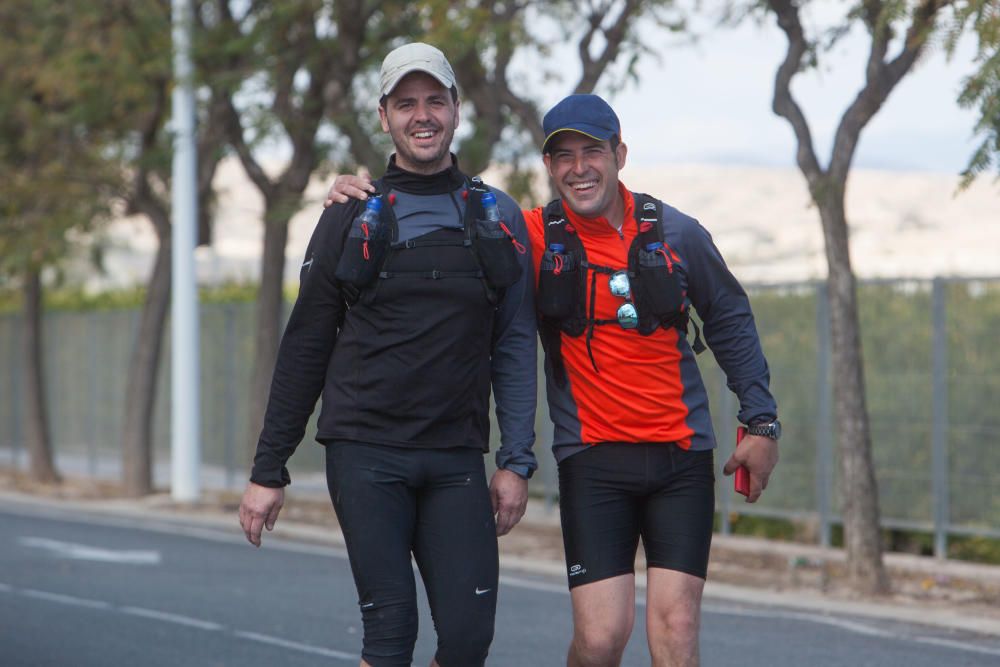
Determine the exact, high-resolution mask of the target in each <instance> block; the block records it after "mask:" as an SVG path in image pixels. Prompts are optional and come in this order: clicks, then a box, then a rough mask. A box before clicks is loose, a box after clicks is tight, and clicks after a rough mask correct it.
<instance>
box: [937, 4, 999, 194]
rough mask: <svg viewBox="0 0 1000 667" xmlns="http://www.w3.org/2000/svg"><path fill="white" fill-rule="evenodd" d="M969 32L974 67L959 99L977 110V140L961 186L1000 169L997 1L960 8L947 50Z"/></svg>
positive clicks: (952, 49) (962, 103)
mask: <svg viewBox="0 0 1000 667" xmlns="http://www.w3.org/2000/svg"><path fill="white" fill-rule="evenodd" d="M970 32H971V33H972V34H973V35H974V36H975V38H976V42H977V48H976V55H975V65H976V69H975V71H973V72H972V74H970V75H969V76H968V77H967V78H966V79H965V81H964V83H963V86H962V91H961V93H960V94H959V97H958V103H959V104H960V105H961V106H963V107H966V108H970V109H975V110H976V111H977V113H978V115H979V118H978V120H977V121H976V125H975V128H974V129H973V131H974V133H975V134H976V136H978V137H979V138H980V141H979V144H978V146H976V149H975V151H974V152H973V154H972V157H971V158H970V159H969V164H968V165H967V166H966V168H965V169H964V170H963V171H962V181H961V187H963V188H965V187H968V186H969V185H971V184H972V181H973V180H975V179H976V177H977V176H979V175H980V174H983V173H985V172H987V171H990V170H991V169H996V170H997V172H998V173H1000V2H997V0H978V1H975V2H970V3H968V4H967V5H966V6H965V7H963V8H961V9H960V10H959V12H958V16H957V18H956V21H955V23H954V28H953V29H952V31H951V34H950V35H949V38H948V42H947V47H948V50H949V53H951V52H953V51H954V48H955V45H956V43H957V41H958V40H959V39H960V38H961V37H962V35H964V34H968V33H970Z"/></svg>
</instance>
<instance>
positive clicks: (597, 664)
mask: <svg viewBox="0 0 1000 667" xmlns="http://www.w3.org/2000/svg"><path fill="white" fill-rule="evenodd" d="M570 596H571V597H572V599H573V641H572V643H571V644H570V647H569V656H568V657H567V659H566V664H567V665H568V666H569V667H616V666H617V665H619V664H620V663H621V660H622V653H623V652H624V651H625V646H626V644H628V639H629V636H631V634H632V625H633V624H634V623H635V575H634V574H623V575H620V576H617V577H612V578H610V579H602V580H601V581H595V582H593V583H590V584H583V585H582V586H577V587H575V588H573V589H571V590H570Z"/></svg>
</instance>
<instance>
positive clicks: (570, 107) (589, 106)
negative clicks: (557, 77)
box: [542, 95, 622, 153]
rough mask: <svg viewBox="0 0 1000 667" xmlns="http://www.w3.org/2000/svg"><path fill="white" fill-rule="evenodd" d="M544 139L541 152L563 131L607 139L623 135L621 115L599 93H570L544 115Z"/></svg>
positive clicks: (599, 139)
mask: <svg viewBox="0 0 1000 667" xmlns="http://www.w3.org/2000/svg"><path fill="white" fill-rule="evenodd" d="M542 131H543V132H545V142H544V143H543V144H542V153H546V152H548V147H549V141H550V140H551V139H552V137H553V136H555V135H557V134H559V133H560V132H567V131H568V132H579V133H580V134H585V135H587V136H588V137H591V138H593V139H597V140H598V141H608V140H609V139H611V137H619V138H621V135H622V126H621V123H619V122H618V116H617V115H616V114H615V111H614V109H612V108H611V105H609V104H608V103H607V102H605V101H604V100H603V99H601V98H600V97H598V96H597V95H570V96H569V97H566V98H564V99H563V100H562V101H561V102H559V104H557V105H555V106H554V107H552V108H551V109H549V112H548V113H547V114H545V118H543V119H542Z"/></svg>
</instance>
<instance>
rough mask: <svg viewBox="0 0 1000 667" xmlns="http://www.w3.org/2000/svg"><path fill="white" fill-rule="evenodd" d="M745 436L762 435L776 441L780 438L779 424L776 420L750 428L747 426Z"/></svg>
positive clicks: (759, 423)
mask: <svg viewBox="0 0 1000 667" xmlns="http://www.w3.org/2000/svg"><path fill="white" fill-rule="evenodd" d="M747 434H749V435H762V436H764V437H765V438H770V439H771V440H777V439H779V438H780V437H781V422H779V421H778V420H777V419H775V420H774V421H770V422H758V423H756V424H753V425H752V426H747Z"/></svg>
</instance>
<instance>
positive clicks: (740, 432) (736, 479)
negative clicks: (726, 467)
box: [733, 426, 750, 496]
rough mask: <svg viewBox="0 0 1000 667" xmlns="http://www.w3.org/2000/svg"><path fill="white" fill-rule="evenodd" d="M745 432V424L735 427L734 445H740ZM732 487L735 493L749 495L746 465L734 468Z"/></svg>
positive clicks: (748, 472)
mask: <svg viewBox="0 0 1000 667" xmlns="http://www.w3.org/2000/svg"><path fill="white" fill-rule="evenodd" d="M746 434H747V427H746V426H737V427H736V446H737V447H739V446H740V442H742V441H743V436H745V435H746ZM733 489H735V490H736V493H739V494H742V495H744V496H749V495H750V471H749V470H747V467H746V466H740V467H739V468H737V469H736V472H735V473H734V474H733Z"/></svg>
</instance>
